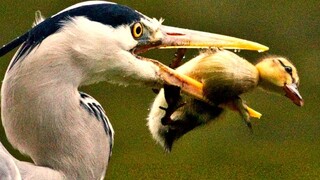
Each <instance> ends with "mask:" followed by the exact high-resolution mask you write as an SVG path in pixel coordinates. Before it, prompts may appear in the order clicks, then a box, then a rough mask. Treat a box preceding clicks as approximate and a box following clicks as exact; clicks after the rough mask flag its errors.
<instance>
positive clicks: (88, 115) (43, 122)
mask: <svg viewBox="0 0 320 180" xmlns="http://www.w3.org/2000/svg"><path fill="white" fill-rule="evenodd" d="M19 45H21V46H20V48H19V50H18V51H17V52H16V54H15V56H14V57H13V58H12V60H11V63H10V65H9V67H8V69H7V72H6V74H5V78H4V80H3V84H2V89H1V115H2V124H3V126H4V129H5V133H6V136H7V138H8V140H9V142H10V143H11V144H12V145H13V146H14V147H15V148H17V149H18V150H19V151H20V152H22V153H23V154H26V155H28V156H30V157H31V159H32V160H33V162H34V164H32V163H27V162H22V161H19V160H16V159H14V158H13V157H12V156H11V155H10V154H9V153H8V152H7V151H6V150H5V149H4V148H1V149H0V150H1V154H0V157H1V158H3V160H1V161H2V162H7V163H5V164H6V166H1V167H0V172H4V173H2V174H4V176H3V177H8V178H10V177H11V178H15V179H20V178H22V179H29V178H34V179H102V178H103V177H104V174H105V171H106V169H107V165H108V161H109V157H110V155H111V150H112V146H113V134H114V133H113V129H112V126H111V124H110V122H109V120H108V118H107V116H106V115H105V112H104V110H103V109H102V107H101V105H100V104H99V103H98V102H97V101H96V100H94V99H93V98H92V97H91V96H89V95H87V94H85V93H82V92H79V91H78V88H79V87H80V86H82V85H89V84H93V83H96V82H100V81H106V82H110V83H114V84H128V85H131V84H134V85H142V86H146V87H161V86H162V85H163V84H170V85H175V86H180V87H181V89H182V91H184V92H185V93H187V94H190V95H192V96H195V97H196V98H199V99H201V98H202V97H203V95H202V86H201V83H199V82H198V81H196V80H194V79H192V78H189V77H188V76H185V75H182V74H178V73H177V72H176V71H175V70H172V69H170V68H169V67H167V66H165V65H163V64H161V63H160V62H158V61H156V60H152V59H147V58H143V57H140V56H138V55H137V54H139V53H142V52H145V51H148V50H150V49H155V48H160V49H163V48H210V47H218V48H228V49H248V50H257V51H265V50H268V48H267V47H266V46H263V45H260V44H258V43H254V42H250V41H246V40H242V39H237V38H233V37H228V36H223V35H217V34H211V33H205V32H199V31H193V30H187V29H180V28H175V27H169V26H164V25H162V20H160V21H158V20H156V19H152V18H149V17H147V16H145V15H143V14H141V13H139V12H137V11H135V10H132V9H131V8H129V7H126V6H122V5H118V4H115V3H110V2H104V1H88V2H83V3H79V4H76V5H74V6H71V7H69V8H67V9H65V10H63V11H61V12H59V13H57V14H55V15H53V16H51V17H50V18H48V19H42V18H40V17H39V15H38V18H37V20H36V22H35V25H34V27H33V28H32V29H30V30H29V31H28V32H26V33H25V34H23V35H22V36H20V37H18V38H16V39H15V40H13V41H12V42H10V43H8V44H7V45H5V46H3V47H2V48H1V49H0V56H3V55H5V54H6V53H7V52H9V51H11V50H12V49H14V48H15V47H17V46H19ZM1 179H3V178H1Z"/></svg>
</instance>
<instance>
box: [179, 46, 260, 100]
mask: <svg viewBox="0 0 320 180" xmlns="http://www.w3.org/2000/svg"><path fill="white" fill-rule="evenodd" d="M177 71H178V72H180V73H183V74H185V75H187V76H189V77H192V78H194V79H196V80H198V81H200V82H201V83H202V84H203V94H204V96H205V97H206V98H207V99H209V100H210V102H212V103H214V104H215V105H219V104H221V103H223V102H227V101H228V100H232V99H234V98H236V97H238V96H239V95H240V94H242V93H245V92H248V91H250V90H252V89H254V88H255V87H256V86H257V85H258V82H259V72H258V70H257V68H256V67H255V66H254V65H252V64H251V63H250V62H248V61H247V60H245V59H243V58H241V57H239V56H238V55H236V54H234V53H232V52H230V51H226V50H215V51H207V52H205V53H202V54H200V55H199V56H197V57H195V58H194V59H192V60H191V61H188V62H186V63H185V64H184V65H183V66H180V67H179V68H177Z"/></svg>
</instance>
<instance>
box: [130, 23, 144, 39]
mask: <svg viewBox="0 0 320 180" xmlns="http://www.w3.org/2000/svg"><path fill="white" fill-rule="evenodd" d="M131 31H132V32H131V33H132V36H133V37H134V38H139V37H141V36H142V33H143V27H142V24H141V23H135V24H134V25H133V26H132V29H131Z"/></svg>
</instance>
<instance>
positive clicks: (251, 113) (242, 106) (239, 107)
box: [224, 97, 261, 131]
mask: <svg viewBox="0 0 320 180" xmlns="http://www.w3.org/2000/svg"><path fill="white" fill-rule="evenodd" d="M224 105H226V106H228V107H229V108H230V109H233V110H236V111H238V112H239V114H240V115H241V117H242V119H243V120H244V122H245V123H246V125H247V127H248V128H249V129H250V131H252V124H251V120H250V118H251V117H254V118H258V119H260V117H261V114H260V113H259V112H257V111H255V110H254V109H252V108H250V107H249V106H248V105H246V103H245V102H243V100H242V99H241V98H240V97H237V98H235V99H234V100H232V101H231V102H229V103H227V104H224Z"/></svg>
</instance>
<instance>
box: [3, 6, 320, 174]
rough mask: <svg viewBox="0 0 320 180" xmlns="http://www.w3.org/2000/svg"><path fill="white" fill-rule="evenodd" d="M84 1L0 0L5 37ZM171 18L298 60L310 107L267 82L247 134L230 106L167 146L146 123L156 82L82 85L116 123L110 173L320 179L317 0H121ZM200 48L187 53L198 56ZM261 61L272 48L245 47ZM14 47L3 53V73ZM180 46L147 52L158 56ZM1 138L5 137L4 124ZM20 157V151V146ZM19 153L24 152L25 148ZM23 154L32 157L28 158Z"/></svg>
mask: <svg viewBox="0 0 320 180" xmlns="http://www.w3.org/2000/svg"><path fill="white" fill-rule="evenodd" d="M76 2H78V1H74V0H73V1H71V0H64V1H58V0H50V1H49V0H41V1H40V0H33V1H31V0H25V1H9V0H2V1H1V3H0V22H1V26H0V27H1V28H0V44H5V43H7V42H9V41H10V40H11V39H13V38H15V37H16V36H18V35H20V34H22V33H24V32H25V31H26V30H27V29H29V27H30V25H31V24H32V22H33V19H34V12H35V11H36V10H38V9H39V10H41V11H42V13H43V15H45V16H50V15H52V14H55V13H57V12H58V11H60V10H62V9H63V8H65V7H67V6H69V5H72V4H74V3H76ZM117 2H118V3H121V4H126V5H128V6H130V7H133V8H135V9H137V10H139V11H140V12H143V13H144V14H146V15H148V16H150V17H156V18H160V17H163V18H164V19H165V22H164V24H166V25H173V26H178V27H184V28H190V29H197V30H203V31H209V32H216V33H221V34H226V35H231V36H235V37H240V38H245V39H248V40H253V41H257V42H260V43H262V44H265V45H267V46H269V47H270V51H269V52H266V53H265V54H269V53H270V54H279V55H283V56H286V57H288V58H290V59H291V60H292V61H293V62H294V64H295V65H296V66H297V68H298V70H299V73H300V78H301V87H300V92H301V94H302V96H303V97H304V99H305V106H304V107H302V108H298V107H296V106H295V105H293V104H292V103H291V102H290V101H289V100H287V99H286V98H284V97H280V96H273V95H270V94H266V93H265V92H262V91H258V90H257V91H254V92H253V93H251V94H247V95H245V96H244V97H245V99H246V100H247V102H248V103H249V104H250V105H251V106H252V107H254V108H255V109H256V110H258V111H259V112H261V113H263V116H262V119H260V120H254V134H250V133H249V131H248V130H247V129H246V127H245V125H244V124H243V123H242V121H241V120H240V118H239V117H238V116H237V115H236V114H234V113H232V112H229V113H227V114H226V116H225V117H224V118H222V119H220V120H219V121H217V122H214V123H212V124H211V125H210V126H207V127H203V128H199V129H197V130H196V131H193V132H191V133H189V134H187V135H186V136H185V137H183V138H182V139H181V140H180V141H178V142H177V144H176V145H175V146H174V149H173V152H172V153H170V154H165V153H164V152H163V151H162V149H161V148H160V146H158V145H156V144H155V142H154V141H153V140H152V138H151V136H150V135H149V132H148V129H147V127H146V125H145V124H146V121H145V119H146V117H147V114H148V108H149V105H150V104H151V102H152V99H153V97H154V95H153V93H152V92H151V90H150V89H145V88H141V87H117V86H113V85H107V84H106V83H100V84H97V85H92V86H88V87H83V88H82V90H83V91H85V92H87V93H89V94H91V95H92V96H93V97H95V98H96V99H97V100H98V101H99V102H100V103H101V104H102V105H103V106H104V108H105V109H106V112H107V114H108V116H109V118H110V120H111V122H112V124H113V127H114V129H115V131H116V135H115V147H114V151H113V156H112V158H111V162H110V164H109V167H108V172H107V176H108V179H318V178H320V157H319V156H320V155H319V152H320V142H319V136H320V133H319V129H320V114H319V104H320V100H319V95H320V88H319V84H320V78H319V76H318V73H319V67H320V60H319V53H320V23H319V22H320V11H319V7H320V1H317V0H309V1H302V0H298V1H266V0H263V1H253V0H247V1H244V0H242V1H225V0H222V1H209V0H205V1H187V0H182V1H173V2H172V1H147V0H144V1H126V0H122V1H117ZM194 53H195V51H191V53H188V56H187V58H189V59H190V58H192V57H193V56H194ZM240 54H241V55H242V56H244V57H246V58H247V59H249V60H250V61H251V62H254V60H255V59H257V58H259V57H261V56H263V55H265V54H260V53H257V52H246V51H242V52H241V53H240ZM12 55H13V52H11V53H10V54H9V55H6V56H4V57H1V61H0V77H1V78H2V77H3V75H4V74H5V69H6V67H7V66H8V63H9V61H10V58H11V57H12ZM172 55H173V51H158V50H156V51H154V52H150V53H147V54H146V56H151V57H153V58H156V59H160V60H167V61H164V62H167V63H168V60H170V59H172ZM0 134H1V141H2V142H3V143H4V144H5V145H6V146H7V147H8V149H9V150H10V151H11V152H12V153H13V149H12V148H11V147H10V146H9V145H8V143H6V140H5V135H4V132H3V130H1V131H0ZM15 154H16V155H17V156H18V154H17V153H15ZM19 157H20V159H21V158H22V157H21V156H19ZM23 159H25V158H23Z"/></svg>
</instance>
